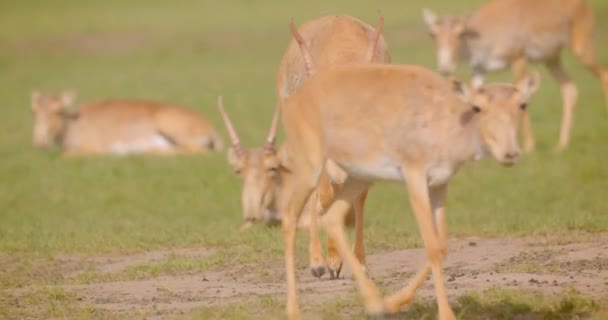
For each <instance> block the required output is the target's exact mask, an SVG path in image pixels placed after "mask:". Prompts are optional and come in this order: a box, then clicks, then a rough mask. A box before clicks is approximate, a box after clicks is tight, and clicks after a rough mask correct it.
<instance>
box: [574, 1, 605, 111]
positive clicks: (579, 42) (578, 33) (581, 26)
mask: <svg viewBox="0 0 608 320" xmlns="http://www.w3.org/2000/svg"><path fill="white" fill-rule="evenodd" d="M570 38H571V39H572V40H571V42H572V43H571V46H572V51H574V54H575V55H576V56H577V57H578V58H579V59H580V61H581V62H582V63H583V64H584V65H585V67H587V69H588V70H589V71H591V73H593V74H594V75H595V76H596V77H598V78H599V79H600V81H601V84H602V90H603V91H604V98H605V99H606V107H607V108H608V70H606V68H605V67H602V66H600V65H599V64H598V63H597V57H596V55H595V48H594V47H593V13H592V12H591V10H590V9H589V8H584V9H582V10H580V11H579V12H578V14H577V16H576V17H575V19H574V22H573V24H572V30H571V35H570Z"/></svg>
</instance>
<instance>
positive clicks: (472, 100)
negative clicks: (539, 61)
mask: <svg viewBox="0 0 608 320" xmlns="http://www.w3.org/2000/svg"><path fill="white" fill-rule="evenodd" d="M539 82H540V80H539V76H538V74H537V73H534V74H532V75H529V76H528V77H526V78H524V79H522V80H521V81H520V82H519V83H517V85H515V86H514V85H509V84H488V85H484V86H481V87H478V88H472V89H471V90H470V91H469V93H468V94H466V95H465V96H466V97H467V98H466V99H464V100H466V102H467V103H468V104H469V105H470V107H471V109H472V110H471V112H473V113H474V114H473V116H474V117H475V120H476V124H477V126H478V130H479V136H480V137H481V142H482V144H483V147H484V149H485V150H487V151H488V152H489V153H490V154H491V155H492V156H493V157H494V159H496V161H498V162H499V163H501V164H503V165H505V166H510V165H513V164H515V163H516V162H517V161H518V160H519V156H520V153H521V149H520V146H519V126H520V123H521V121H522V117H523V114H524V112H526V108H527V106H528V101H529V99H530V96H531V95H532V94H533V93H534V92H535V91H536V90H537V89H538V86H539Z"/></svg>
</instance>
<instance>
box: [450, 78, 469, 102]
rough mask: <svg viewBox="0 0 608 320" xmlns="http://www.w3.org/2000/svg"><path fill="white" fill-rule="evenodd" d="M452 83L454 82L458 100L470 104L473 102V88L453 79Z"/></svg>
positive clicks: (453, 87) (453, 86) (453, 88)
mask: <svg viewBox="0 0 608 320" xmlns="http://www.w3.org/2000/svg"><path fill="white" fill-rule="evenodd" d="M451 81H452V90H453V91H454V93H455V94H456V96H458V98H459V99H460V100H461V101H462V102H464V103H469V102H470V101H471V88H470V87H469V86H468V85H467V84H465V83H464V82H462V81H460V80H457V79H451Z"/></svg>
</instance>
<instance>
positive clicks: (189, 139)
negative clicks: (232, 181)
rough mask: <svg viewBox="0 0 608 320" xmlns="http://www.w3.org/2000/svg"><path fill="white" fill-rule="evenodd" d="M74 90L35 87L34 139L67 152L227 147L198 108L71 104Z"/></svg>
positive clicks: (199, 150) (131, 102) (137, 103)
mask: <svg viewBox="0 0 608 320" xmlns="http://www.w3.org/2000/svg"><path fill="white" fill-rule="evenodd" d="M75 97H76V95H75V93H74V92H73V91H64V92H62V93H61V94H59V95H51V94H44V93H41V92H39V91H34V92H32V102H31V103H32V111H33V114H34V135H33V144H34V146H36V147H39V148H48V147H51V146H52V145H53V144H55V143H56V144H58V145H59V147H61V149H62V150H63V152H64V153H65V154H68V155H82V154H116V155H126V154H135V153H153V154H177V153H204V152H207V151H209V150H221V149H222V140H221V139H220V137H219V136H218V135H217V133H216V131H215V129H213V127H212V126H211V125H210V124H209V122H208V121H207V120H206V119H205V118H203V117H202V116H201V115H200V114H199V113H197V112H194V111H193V110H190V109H186V108H183V107H178V106H174V105H168V104H163V103H158V102H151V101H143V100H103V101H98V102H92V103H87V104H84V105H82V106H81V107H80V108H78V109H77V110H72V109H71V106H72V105H73V103H74V100H75Z"/></svg>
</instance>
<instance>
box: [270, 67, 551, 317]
mask: <svg viewBox="0 0 608 320" xmlns="http://www.w3.org/2000/svg"><path fill="white" fill-rule="evenodd" d="M538 82H539V80H538V75H537V74H534V75H533V76H530V77H527V78H523V79H522V80H521V81H519V82H518V84H517V85H516V86H514V85H511V84H488V85H484V86H481V87H478V88H477V87H474V88H473V87H468V86H465V85H463V84H462V83H460V82H457V81H448V80H446V79H445V78H443V77H441V76H440V75H439V74H436V73H434V72H431V71H428V70H426V69H424V68H421V67H417V66H391V65H373V66H366V65H358V66H345V67H336V68H333V69H328V70H325V71H319V72H318V73H317V74H315V75H314V76H313V77H311V78H310V79H308V80H307V81H306V82H304V83H303V84H302V85H301V86H300V87H299V88H298V89H297V90H296V91H295V92H294V93H293V94H292V95H291V96H290V97H289V98H287V99H286V100H285V101H284V102H283V104H282V106H281V114H282V121H283V126H284V130H285V132H286V136H287V143H288V144H289V146H290V148H292V149H291V156H292V158H293V164H292V166H291V170H292V172H293V175H294V176H293V178H292V179H293V185H294V188H293V191H292V194H291V195H290V196H289V197H288V198H287V199H288V204H287V211H286V212H285V215H284V217H283V223H284V225H285V227H284V245H285V255H286V256H285V258H286V261H287V264H286V267H287V269H286V276H287V314H288V316H289V317H290V318H292V319H297V318H299V317H300V311H299V307H298V302H297V290H296V277H295V257H294V241H295V232H296V228H295V221H297V220H298V217H299V216H300V214H301V212H302V208H303V206H304V203H305V202H306V200H307V199H308V197H309V196H310V194H311V193H312V192H313V191H314V190H315V188H317V186H318V185H319V181H320V178H321V176H322V175H323V172H324V167H325V165H326V162H327V161H328V159H331V160H332V161H333V162H334V163H335V164H336V169H341V170H343V171H344V174H345V176H347V178H346V180H345V181H344V184H343V185H342V187H341V188H340V190H339V191H338V193H337V194H336V196H335V197H334V198H333V201H332V202H331V204H330V206H329V209H328V210H327V212H326V213H325V215H324V216H323V217H322V218H321V225H322V226H323V227H324V229H325V230H326V232H327V233H328V235H330V236H331V237H332V238H333V239H334V241H335V242H336V247H337V250H338V252H339V254H340V256H341V257H342V258H343V259H344V261H345V263H346V265H347V266H348V267H349V269H351V270H352V272H353V274H354V277H355V279H356V281H357V284H358V287H359V291H360V292H361V295H362V298H363V300H364V302H365V310H366V312H367V313H368V314H370V315H382V314H384V313H393V312H397V311H399V309H400V307H401V306H402V305H403V304H405V303H408V302H409V301H410V300H411V299H412V298H413V297H414V294H415V290H416V289H417V288H418V287H419V286H420V285H421V284H422V283H423V281H424V280H425V279H426V278H427V276H428V275H429V273H430V272H432V274H433V277H432V278H433V281H434V285H435V292H436V297H437V303H438V307H439V319H440V320H452V319H455V316H454V313H453V312H452V309H451V308H450V306H449V304H448V299H447V294H446V288H445V283H444V279H443V274H442V269H441V259H442V257H444V256H445V255H446V254H447V227H446V221H445V198H446V193H447V184H448V181H449V180H450V178H451V177H452V176H453V175H454V174H455V173H456V171H457V170H458V169H459V168H460V167H461V166H462V165H463V164H464V163H466V162H468V161H472V160H477V159H480V158H482V157H484V156H485V155H486V154H488V155H491V156H492V157H493V158H495V159H496V161H498V162H499V163H501V164H503V165H506V166H510V165H513V164H514V163H515V162H516V161H517V160H518V158H519V155H520V148H519V142H518V130H519V124H520V122H521V118H522V115H523V113H524V110H525V108H526V106H527V103H528V100H529V98H530V95H531V94H532V93H533V92H534V91H535V90H536V89H537V86H538ZM354 142H355V143H354ZM378 180H390V181H398V182H406V185H407V193H408V195H409V199H410V204H411V206H412V209H413V213H414V215H415V217H416V220H417V222H418V226H419V230H420V233H421V235H422V238H423V240H424V246H425V249H426V254H427V258H428V263H426V264H425V265H424V266H423V267H422V268H421V269H420V270H419V271H418V273H417V274H416V275H415V276H414V278H413V280H412V282H411V283H410V284H409V285H408V286H407V287H405V288H404V289H402V290H401V291H399V292H397V293H396V294H394V295H392V296H389V297H388V298H386V299H384V300H383V299H382V298H381V295H380V292H379V290H378V289H377V287H376V286H375V285H374V283H373V282H372V280H371V279H369V278H368V277H367V276H366V275H365V273H364V272H363V271H362V270H361V269H360V268H359V263H358V261H357V258H356V257H355V256H354V255H353V253H352V252H351V251H350V247H349V245H348V243H347V239H346V237H345V235H344V230H343V229H344V217H345V216H346V214H347V212H348V211H349V210H350V209H351V208H352V206H353V203H354V202H355V199H356V198H357V197H358V196H359V195H360V194H361V192H363V191H364V190H367V188H369V187H370V185H371V184H372V183H373V182H375V181H378Z"/></svg>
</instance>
